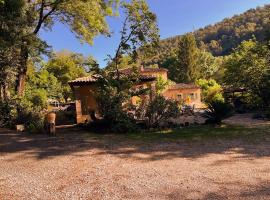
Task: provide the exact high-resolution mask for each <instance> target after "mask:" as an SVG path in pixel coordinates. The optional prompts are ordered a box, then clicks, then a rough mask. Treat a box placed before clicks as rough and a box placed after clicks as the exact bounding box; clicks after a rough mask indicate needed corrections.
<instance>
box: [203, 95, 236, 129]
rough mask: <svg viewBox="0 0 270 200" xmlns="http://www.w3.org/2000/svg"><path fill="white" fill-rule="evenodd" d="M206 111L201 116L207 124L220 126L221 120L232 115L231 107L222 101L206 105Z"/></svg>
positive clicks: (214, 101)
mask: <svg viewBox="0 0 270 200" xmlns="http://www.w3.org/2000/svg"><path fill="white" fill-rule="evenodd" d="M207 106H208V109H207V110H206V111H205V113H204V114H203V116H204V117H206V118H207V120H206V123H208V124H221V122H222V120H223V119H226V118H228V117H230V116H231V115H232V113H233V109H232V106H231V105H230V104H228V103H226V102H224V101H217V100H213V101H211V102H208V103H207Z"/></svg>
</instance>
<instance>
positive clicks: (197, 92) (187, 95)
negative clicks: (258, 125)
mask: <svg viewBox="0 0 270 200" xmlns="http://www.w3.org/2000/svg"><path fill="white" fill-rule="evenodd" d="M163 96H164V97H166V98H169V99H173V100H176V101H184V102H185V104H187V105H190V106H193V105H194V106H195V107H196V108H201V107H202V102H201V89H199V88H194V89H168V90H166V91H165V92H164V93H163Z"/></svg>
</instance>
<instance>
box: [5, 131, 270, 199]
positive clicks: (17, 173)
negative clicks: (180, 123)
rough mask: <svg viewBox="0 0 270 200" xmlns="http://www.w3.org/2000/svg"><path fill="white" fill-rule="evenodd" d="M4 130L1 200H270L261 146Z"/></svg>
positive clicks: (267, 157)
mask: <svg viewBox="0 0 270 200" xmlns="http://www.w3.org/2000/svg"><path fill="white" fill-rule="evenodd" d="M67 132H70V133H69V134H66V135H65V136H58V137H57V138H53V137H48V136H45V135H44V136H43V135H34V136H33V135H32V136H31V135H27V134H17V133H15V132H12V131H8V130H5V129H0V199H1V200H2V199H3V200H11V199H12V200H13V199H14V200H17V199H18V200H24V199H25V200H31V199H48V200H49V199H50V200H56V199H57V200H60V199H94V200H99V199H108V200H114V199H135V200H136V199H140V200H141V199H142V200H143V199H206V200H208V199H237V200H241V199H243V200H246V199H247V200H248V199H270V145H269V144H270V134H269V135H267V136H265V137H264V138H263V139H261V140H254V141H249V140H244V139H240V138H238V139H226V140H224V139H223V140H221V139H215V140H214V139H207V140H200V141H183V140H177V141H175V142H153V143H150V144H149V143H145V142H142V141H130V140H121V139H119V138H120V137H121V136H112V135H111V136H110V135H108V136H100V137H97V136H88V137H85V136H83V135H82V134H79V133H78V131H76V130H72V131H65V133H67Z"/></svg>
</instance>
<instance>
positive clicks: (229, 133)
mask: <svg viewBox="0 0 270 200" xmlns="http://www.w3.org/2000/svg"><path fill="white" fill-rule="evenodd" d="M265 134H268V135H269V134H270V131H269V127H262V128H246V127H241V126H228V125H223V126H221V127H213V126H201V127H190V128H182V129H174V130H167V131H159V132H152V133H129V134H126V135H123V137H125V138H127V139H132V140H141V141H147V142H150V141H176V140H180V139H182V140H202V139H233V138H245V139H250V138H253V137H257V138H260V137H262V136H263V135H265Z"/></svg>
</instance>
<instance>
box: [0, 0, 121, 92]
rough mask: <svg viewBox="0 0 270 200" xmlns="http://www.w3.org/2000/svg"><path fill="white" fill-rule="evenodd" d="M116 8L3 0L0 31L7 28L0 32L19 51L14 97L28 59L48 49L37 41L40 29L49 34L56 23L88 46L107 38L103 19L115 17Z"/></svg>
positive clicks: (100, 3)
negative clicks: (103, 36) (97, 38)
mask: <svg viewBox="0 0 270 200" xmlns="http://www.w3.org/2000/svg"><path fill="white" fill-rule="evenodd" d="M117 5H118V0H84V1H82V0H76V1H74V0H65V1H64V0H53V1H52V0H42V1H40V0H33V1H24V0H18V1H17V0H16V1H15V0H5V1H4V4H1V7H0V24H1V26H0V27H7V28H6V29H4V31H3V32H2V30H1V31H0V32H1V33H4V34H3V35H4V36H7V35H15V37H12V40H11V41H12V43H13V44H12V46H13V47H14V48H18V50H19V56H18V57H19V60H20V62H19V63H18V66H17V70H18V71H17V81H16V82H15V83H16V91H17V94H18V95H23V93H24V89H25V79H26V73H27V70H28V69H27V63H28V60H29V58H30V57H33V56H37V55H40V54H41V53H46V51H47V48H48V45H47V44H46V42H44V41H42V40H40V38H39V34H38V33H39V31H40V30H41V28H44V29H46V30H51V28H52V27H53V25H54V23H55V22H60V23H63V24H66V25H68V27H69V28H70V29H71V31H72V32H73V33H74V34H75V35H76V37H77V38H79V39H80V41H81V42H87V43H89V44H92V41H93V38H94V37H95V36H96V35H99V34H106V35H109V31H108V26H107V23H106V16H114V15H116V13H115V12H114V11H115V10H116V8H117ZM2 11H3V12H2ZM14 11H15V12H14ZM14 13H15V14H16V15H15V14H14ZM6 22H7V23H6ZM14 30H15V31H14ZM16 33H19V34H16ZM0 41H1V36H0Z"/></svg>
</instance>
